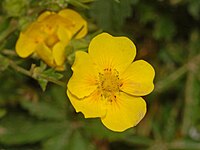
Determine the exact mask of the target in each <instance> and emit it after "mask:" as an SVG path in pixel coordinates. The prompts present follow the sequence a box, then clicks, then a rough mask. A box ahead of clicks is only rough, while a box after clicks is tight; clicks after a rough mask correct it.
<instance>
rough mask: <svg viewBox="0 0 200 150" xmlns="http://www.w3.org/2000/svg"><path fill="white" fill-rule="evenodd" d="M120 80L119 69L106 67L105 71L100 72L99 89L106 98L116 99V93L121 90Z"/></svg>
mask: <svg viewBox="0 0 200 150" xmlns="http://www.w3.org/2000/svg"><path fill="white" fill-rule="evenodd" d="M119 87H120V80H119V73H118V71H117V70H115V69H114V70H112V69H110V68H107V69H104V71H103V73H99V89H100V91H101V95H102V96H104V98H108V99H109V101H112V100H113V98H114V99H115V97H116V96H115V95H116V93H118V92H119Z"/></svg>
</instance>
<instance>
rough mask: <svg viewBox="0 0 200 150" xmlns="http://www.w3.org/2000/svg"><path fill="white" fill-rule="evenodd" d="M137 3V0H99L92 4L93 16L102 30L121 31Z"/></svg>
mask: <svg viewBox="0 0 200 150" xmlns="http://www.w3.org/2000/svg"><path fill="white" fill-rule="evenodd" d="M136 2H137V0H122V1H114V0H97V1H95V2H94V3H93V4H92V7H91V16H92V17H93V18H94V19H95V21H96V22H97V24H98V25H99V26H100V27H101V28H102V29H104V30H106V31H119V30H120V29H121V27H122V25H123V24H124V22H125V19H127V18H128V17H130V16H131V13H132V8H131V5H132V4H133V3H136ZM105 14H106V15H105ZM113 16H117V17H113Z"/></svg>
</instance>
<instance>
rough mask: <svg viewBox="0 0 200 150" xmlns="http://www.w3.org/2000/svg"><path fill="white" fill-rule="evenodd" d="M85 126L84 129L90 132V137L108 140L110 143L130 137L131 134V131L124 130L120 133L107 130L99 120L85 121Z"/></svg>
mask: <svg viewBox="0 0 200 150" xmlns="http://www.w3.org/2000/svg"><path fill="white" fill-rule="evenodd" d="M85 124H86V125H85V126H84V129H85V130H86V131H90V132H89V134H91V135H92V136H95V137H98V138H101V139H104V138H106V139H109V140H111V141H115V140H119V139H123V138H125V137H126V136H128V135H131V134H132V133H133V129H129V130H126V131H124V132H122V133H118V132H113V131H111V130H109V129H107V128H106V127H105V126H104V125H103V124H102V122H101V121H100V120H99V119H92V120H91V119H87V120H85Z"/></svg>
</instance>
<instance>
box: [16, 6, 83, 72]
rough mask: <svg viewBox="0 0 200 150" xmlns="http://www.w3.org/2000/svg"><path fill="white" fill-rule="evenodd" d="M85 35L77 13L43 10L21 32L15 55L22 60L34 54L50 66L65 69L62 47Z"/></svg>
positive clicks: (81, 21)
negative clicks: (73, 38)
mask: <svg viewBox="0 0 200 150" xmlns="http://www.w3.org/2000/svg"><path fill="white" fill-rule="evenodd" d="M86 33H87V22H86V21H85V20H84V19H83V18H82V17H81V16H80V15H79V14H78V13H77V12H75V11H73V10H71V9H64V10H61V11H59V12H58V13H55V12H50V11H45V12H44V13H42V14H41V15H40V16H39V17H38V19H37V20H36V21H35V22H33V23H31V24H30V25H29V26H28V27H27V28H26V30H25V31H23V32H21V33H20V36H19V39H18V41H17V44H16V52H17V54H18V55H19V56H20V57H22V58H26V57H28V56H30V55H31V54H32V53H36V54H37V55H38V56H39V57H40V58H41V59H42V60H43V61H45V62H46V63H47V64H48V65H49V66H51V67H54V68H56V69H57V70H64V61H65V47H66V46H67V45H68V43H69V41H70V40H71V38H72V37H73V36H75V38H77V39H78V38H82V37H83V36H85V35H86Z"/></svg>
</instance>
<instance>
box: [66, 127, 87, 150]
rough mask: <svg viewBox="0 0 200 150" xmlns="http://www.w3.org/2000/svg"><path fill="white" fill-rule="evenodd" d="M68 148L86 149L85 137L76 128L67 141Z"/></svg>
mask: <svg viewBox="0 0 200 150" xmlns="http://www.w3.org/2000/svg"><path fill="white" fill-rule="evenodd" d="M68 149H69V150H80V149H81V150H88V143H87V141H86V139H85V138H84V137H83V136H82V135H81V134H80V132H79V131H78V130H76V131H75V132H74V133H73V135H72V137H71V139H70V142H69V147H68Z"/></svg>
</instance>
